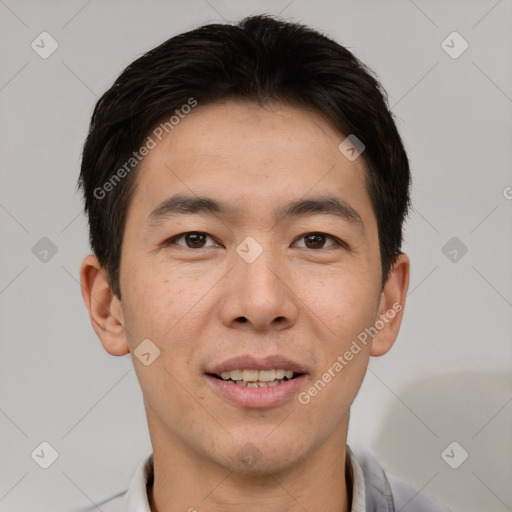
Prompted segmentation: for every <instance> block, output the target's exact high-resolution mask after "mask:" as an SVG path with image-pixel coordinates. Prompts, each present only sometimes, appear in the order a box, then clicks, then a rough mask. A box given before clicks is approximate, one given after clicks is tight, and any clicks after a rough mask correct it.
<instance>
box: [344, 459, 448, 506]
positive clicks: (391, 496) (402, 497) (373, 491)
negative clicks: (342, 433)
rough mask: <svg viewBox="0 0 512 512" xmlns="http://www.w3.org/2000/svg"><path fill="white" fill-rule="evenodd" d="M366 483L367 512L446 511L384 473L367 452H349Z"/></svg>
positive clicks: (415, 490)
mask: <svg viewBox="0 0 512 512" xmlns="http://www.w3.org/2000/svg"><path fill="white" fill-rule="evenodd" d="M352 456H354V457H355V458H356V460H357V462H358V463H359V465H360V466H361V469H362V472H363V475H364V481H365V497H366V510H367V512H398V511H400V512H448V509H446V508H444V507H442V506H441V505H439V504H438V503H436V502H435V501H434V500H432V499H431V498H429V497H428V496H426V495H425V494H423V493H422V492H421V491H419V490H418V489H416V488H415V487H414V486H412V485H410V484H408V483H407V482H405V481H404V480H401V479H400V478H398V477H397V476H395V475H393V474H392V473H390V472H389V471H386V470H384V468H383V467H382V466H381V464H380V463H379V461H378V460H377V459H376V458H375V457H374V456H373V455H372V454H371V453H369V452H367V451H357V452H356V453H354V452H352Z"/></svg>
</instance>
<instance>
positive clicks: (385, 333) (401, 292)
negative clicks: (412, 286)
mask: <svg viewBox="0 0 512 512" xmlns="http://www.w3.org/2000/svg"><path fill="white" fill-rule="evenodd" d="M409 271H410V264H409V258H408V257H407V255H406V254H404V253H403V252H401V253H400V254H399V255H398V258H397V260H396V262H395V264H394V265H393V268H392V269H391V271H390V273H389V276H388V280H387V281H386V284H385V285H384V288H383V290H382V294H381V298H380V304H379V314H378V317H377V319H376V321H375V327H376V328H377V330H378V333H377V334H376V335H375V337H374V338H373V341H372V347H371V351H370V355H372V356H381V355H383V354H385V353H386V352H388V350H389V349H390V348H391V347H392V346H393V343H394V342H395V340H396V337H397V336H398V331H399V329H400V325H401V323H402V318H403V313H404V307H405V297H406V295H407V289H408V288H409Z"/></svg>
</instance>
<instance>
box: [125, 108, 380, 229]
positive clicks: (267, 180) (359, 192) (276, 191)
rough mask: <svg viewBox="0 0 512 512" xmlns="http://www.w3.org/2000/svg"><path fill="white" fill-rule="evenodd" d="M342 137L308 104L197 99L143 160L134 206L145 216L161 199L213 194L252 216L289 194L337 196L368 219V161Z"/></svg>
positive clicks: (295, 196) (273, 207)
mask: <svg viewBox="0 0 512 512" xmlns="http://www.w3.org/2000/svg"><path fill="white" fill-rule="evenodd" d="M345 138H346V136H345V135H344V134H342V133H340V132H339V131H338V130H336V129H335V128H334V127H333V126H332V125H331V124H330V123H329V122H328V121H327V120H325V119H324V118H323V117H322V116H321V115H320V114H318V113H316V112H313V111H311V110H308V109H304V108H299V107H294V106H290V105H284V104H279V103H273V104H269V105H266V106H265V107H261V106H259V105H256V104H252V103H247V102H241V101H232V100H231V101H227V102H224V103H216V104H212V105H205V106H202V105H200V104H199V105H198V106H197V107H195V108H194V109H193V110H192V111H191V113H189V114H188V115H186V116H184V117H183V118H181V119H180V121H179V123H178V124H175V125H174V126H173V128H172V130H169V133H168V134H165V135H164V136H163V137H162V140H161V141H159V140H156V145H155V147H154V148H153V149H152V150H151V151H150V152H149V154H148V155H147V156H146V157H145V158H144V160H143V161H142V163H141V165H140V168H139V169H138V171H137V186H136V189H135V193H134V198H133V199H134V201H133V203H132V204H133V208H132V207H131V208H130V210H136V212H138V215H143V216H144V217H145V218H146V219H147V218H148V217H150V216H151V212H152V211H153V210H154V208H155V207H157V206H158V205H159V204H160V203H161V202H163V201H165V200H166V199H168V198H169V197H170V196H171V195H173V194H175V193H184V194H187V195H189V196H190V195H197V196H209V197H215V198H217V199H218V200H219V201H220V202H223V203H226V204H228V203H229V204H230V205H232V206H233V210H236V211H237V212H239V213H240V215H241V216H244V214H245V217H246V219H247V217H252V218H254V213H255V212H257V213H258V214H261V215H263V214H264V212H267V211H268V212H271V211H273V212H275V211H276V205H277V204H284V203H285V202H286V203H287V202H289V201H290V200H292V199H294V200H298V199H299V198H307V197H309V196H326V195H331V196H332V195H335V196H338V197H340V199H342V200H344V201H345V202H346V203H347V204H349V205H350V204H352V206H354V204H355V203H357V204H358V209H359V210H360V209H362V210H363V211H362V212H360V211H359V214H360V215H361V217H362V218H363V220H365V218H364V217H365V216H368V215H369V214H370V213H371V210H372V209H371V205H370V203H369V197H368V194H367V190H366V166H365V163H364V160H363V159H362V158H361V157H360V158H357V159H356V160H353V161H351V160H349V159H347V158H346V157H345V156H344V155H343V154H342V153H341V152H340V151H339V149H338V146H339V144H340V143H341V142H342V141H343V140H344V139H345ZM366 210H368V211H366ZM130 214H131V212H130V211H129V212H128V216H130ZM366 220H370V219H366ZM365 224H366V222H365Z"/></svg>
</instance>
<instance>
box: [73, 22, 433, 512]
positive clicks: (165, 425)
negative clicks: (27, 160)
mask: <svg viewBox="0 0 512 512" xmlns="http://www.w3.org/2000/svg"><path fill="white" fill-rule="evenodd" d="M80 185H81V186H82V189H83V191H84V195H85V211H86V212H87V214H88V216H89V225H90V241H91V246H92V249H93V251H94V254H92V255H89V256H87V257H86V258H85V259H84V261H83V263H82V266H81V283H82V290H83V297H84V301H85V303H86V306H87V308H88V310H89V313H90V317H91V322H92V325H93V327H94V330H95V332H96V334H97V335H98V337H99V339H100V340H101V343H102V344H103V346H104V348H105V350H106V351H107V352H109V353H110V354H112V355H117V356H119V355H124V354H127V353H130V354H131V355H132V358H133V364H134V367H135V371H136V374H137V378H138V380H139V382H140V385H141V388H142V391H143V396H144V406H145V410H146V414H147V421H148V427H149V433H150V437H151V443H152V447H153V453H152V454H151V455H149V456H148V457H147V458H146V459H145V460H144V461H142V463H141V465H140V466H139V468H138V470H137V472H136V474H135V476H134V478H133V481H132V483H131V485H130V487H129V489H128V491H127V493H126V494H124V495H122V496H119V497H117V498H116V499H113V500H110V501H109V502H108V503H102V504H101V509H102V510H103V511H108V510H120V508H121V504H122V507H123V508H122V510H123V511H124V512H149V511H152V512H175V511H187V510H188V511H194V510H199V511H201V510H205V511H208V512H216V511H234V510H240V508H242V509H243V510H244V511H249V512H252V511H260V510H263V509H264V510H267V511H270V512H274V511H275V512H278V511H279V512H283V511H295V510H307V511H310V512H314V511H319V510H322V511H332V512H334V511H336V512H340V511H364V510H367V511H393V510H396V511H398V510H404V511H407V510H409V511H412V510H414V511H416V512H418V511H439V510H443V509H442V508H441V507H439V506H438V505H436V504H435V503H433V502H432V501H430V500H429V499H428V498H426V497H425V496H423V495H421V494H419V493H417V491H416V490H414V489H413V488H412V487H410V486H408V485H407V484H406V483H404V482H401V481H399V480H398V479H396V478H395V477H393V476H392V475H387V474H386V473H385V472H384V471H383V469H382V468H381V466H380V465H379V463H378V462H377V461H376V460H375V459H374V458H372V457H361V458H360V459H359V460H358V459H357V458H356V457H355V455H354V454H353V453H352V451H351V450H350V448H349V447H348V446H347V444H346V441H347V431H348V422H349V416H350V406H351V404H352V402H353V400H354V398H355V397H356V395H357V392H358V390H359V388H360V385H361V382H362V380H363V378H364V375H365V372H366V369H367V365H368V360H369V357H370V356H380V355H383V354H385V353H386V352H387V351H388V350H389V349H390V348H391V346H392V345H393V342H394V341H395V339H396V337H397V335H398V331H399V327H400V323H401V320H402V315H403V307H404V304H405V296H406V292H407V288H408V283H409V261H408V258H407V256H406V255H405V254H404V253H402V252H401V251H400V247H401V242H402V223H403V221H404V218H405V217H406V214H407V210H408V206H409V186H410V174H409V164H408V160H407V156H406V153H405V150H404V148H403V145H402V141H401V139H400V136H399V134H398V132H397V129H396V126H395V124H394V121H393V119H392V116H391V114H390V112H389V110H388V108H387V105H386V101H385V98H384V92H383V91H382V90H381V87H380V85H379V83H378V82H377V81H376V79H375V78H373V77H372V76H371V74H370V72H369V70H368V69H367V68H366V67H365V66H364V65H363V64H362V63H361V62H359V61H358V60H357V59H356V58H355V57H354V56H353V55H352V54H351V53H350V52H349V51H348V50H346V49H345V48H343V47H342V46H340V45H338V44H337V43H335V42H333V41H332V40H330V39H328V38H326V37H325V36H323V35H321V34H319V33H318V32H316V31H313V30H311V29H309V28H306V27H304V26H301V25H298V24H292V23H284V22H280V21H277V20H275V19H272V18H270V17H267V16H255V17H251V18H247V19H245V20H243V21H242V22H241V23H240V24H239V25H236V26H234V25H228V24H227V25H207V26H203V27H200V28H198V29H196V30H193V31H191V32H188V33H185V34H181V35H178V36H176V37H174V38H171V39H169V40H168V41H166V42H165V43H163V44H162V45H160V46H158V47H157V48H155V49H153V50H151V51H150V52H148V53H147V54H146V55H144V56H142V57H140V58H139V59H137V60H136V61H135V62H133V63H132V64H131V65H130V66H128V68H127V69H126V70H125V71H124V72H123V73H122V74H121V75H120V77H119V78H118V79H117V80H116V82H115V83H114V85H113V86H112V88H111V89H110V90H109V91H107V92H106V93H105V94H104V95H103V97H102V98H101V99H100V100H99V102H98V104H97V105H96V108H95V110H94V114H93V117H92V121H91V128H90V133H89V135H88V138H87V141H86V144H85V147H84V152H83V161H82V169H81V176H80Z"/></svg>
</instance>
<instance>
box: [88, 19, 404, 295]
mask: <svg viewBox="0 0 512 512" xmlns="http://www.w3.org/2000/svg"><path fill="white" fill-rule="evenodd" d="M229 99H240V100H245V101H250V102H257V103H258V104H260V105H265V104H266V103H268V102H273V101H278V102H283V103H288V104H291V105H296V106H299V107H304V108H308V109H313V110H314V111H316V112H317V113H320V114H322V115H323V116H324V117H325V118H326V119H327V120H328V121H330V122H331V123H332V124H333V125H334V127H336V128H337V129H338V130H339V131H340V132H341V133H342V134H344V135H345V136H349V135H355V136H356V137H357V139H359V140H360V141H362V142H363V144H364V146H365V148H364V152H363V153H362V155H361V157H362V158H363V159H364V162H365V164H366V167H367V173H366V184H367V190H368V194H369V197H370V200H371V203H372V207H373V210H374V213H375V216H376V219H377V225H378V233H379V247H380V258H381V267H382V280H381V285H382V286H384V284H385V282H386V281H387V278H388V276H389V271H390V270H391V268H392V266H393V264H394V263H395V261H396V258H397V256H398V255H399V254H400V252H401V251H400V249H401V245H402V241H403V238H402V225H403V222H404V220H405V217H406V215H407V213H408V209H409V206H410V197H409V194H410V181H411V178H410V171H409V162H408V158H407V154H406V152H405V149H404V146H403V143H402V140H401V138H400V135H399V133H398V130H397V127H396V125H395V122H394V116H393V114H392V113H391V111H390V109H389V107H388V98H387V94H386V92H385V90H384V89H383V88H382V86H381V84H380V83H379V81H378V80H377V78H376V74H375V73H374V72H373V71H372V70H371V69H369V68H368V67H367V66H366V65H364V64H363V63H362V62H361V61H360V60H359V59H357V58H356V57H355V56H354V55H353V54H352V53H351V52H350V51H349V50H347V49H346V48H345V47H344V46H342V45H340V44H338V43H336V42H335V41H333V40H332V39H330V38H329V37H327V36H325V35H323V34H321V33H320V32H318V31H316V30H314V29H312V28H310V27H307V26H305V25H302V24H299V23H292V22H287V21H283V20H280V19H276V18H275V17H271V16H269V15H257V16H251V17H248V18H245V19H243V20H242V21H240V22H239V23H238V24H236V25H235V24H208V25H203V26H201V27H198V28H196V29H194V30H191V31H189V32H185V33H182V34H179V35H177V36H175V37H172V38H170V39H168V40H167V41H165V42H164V43H162V44H160V45H159V46H157V47H156V48H154V49H152V50H150V51H149V52H147V53H146V54H144V55H142V56H141V57H139V58H138V59H136V60H135V61H134V62H132V63H131V64H130V65H129V66H128V67H127V68H126V69H125V70H124V71H123V72H122V73H121V75H120V76H119V77H118V78H117V80H116V81H115V82H114V84H113V85H112V87H111V88H110V89H109V90H108V91H107V92H105V93H104V94H103V96H102V97H101V98H100V99H99V100H98V102H97V104H96V106H95V108H94V112H93V114H92V118H91V123H90V129H89V133H88V136H87V140H86V142H85V145H84V149H83V155H82V164H81V171H80V178H79V181H78V184H79V186H80V187H81V188H82V190H83V193H84V198H85V204H84V211H85V213H86V214H87V215H88V217H89V230H90V243H91V248H92V250H93V252H94V253H95V254H96V256H97V257H98V260H99V262H100V264H101V265H102V266H103V268H105V269H106V272H107V277H108V280H109V285H110V287H111V289H112V291H113V292H114V293H115V295H116V296H117V297H118V298H121V290H120V285H119V268H120V260H121V244H122V240H123V233H124V228H125V220H126V214H127V211H128V207H129V204H130V199H131V197H132V196H133V192H134V189H135V186H136V180H135V176H136V171H137V167H138V163H139V161H140V159H141V158H142V157H141V156H140V154H139V149H141V147H143V146H144V141H145V140H148V141H149V139H148V135H149V134H150V133H151V132H152V130H154V129H155V127H157V126H159V125H160V124H161V123H163V122H165V123H166V126H168V127H169V126H170V127H171V128H172V126H171V125H172V124H173V121H172V118H173V117H174V118H176V119H177V116H176V115H175V114H180V112H186V110H184V109H185V107H184V106H187V108H188V110H190V108H191V107H190V105H191V106H194V105H196V104H199V105H208V104H212V103H215V102H221V101H224V100H229ZM194 102H195V103H194ZM180 117H181V115H180ZM341 140H342V139H340V142H341ZM123 169H124V170H123Z"/></svg>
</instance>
